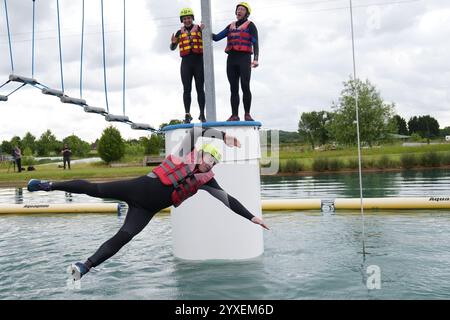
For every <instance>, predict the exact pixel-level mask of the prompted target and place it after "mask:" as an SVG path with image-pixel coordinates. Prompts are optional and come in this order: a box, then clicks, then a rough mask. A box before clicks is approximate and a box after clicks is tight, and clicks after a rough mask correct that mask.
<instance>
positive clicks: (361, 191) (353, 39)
mask: <svg viewBox="0 0 450 320" xmlns="http://www.w3.org/2000/svg"><path fill="white" fill-rule="evenodd" d="M349 1H350V20H351V29H352V54H353V80H354V81H355V109H356V131H357V132H356V136H357V139H358V173H359V197H360V206H361V222H362V246H363V248H362V249H363V259H364V260H365V258H366V244H365V239H366V236H365V218H364V207H363V185H362V169H361V138H360V134H359V110H358V109H359V106H358V87H357V85H356V84H357V78H356V58H355V34H354V27H353V4H352V0H349Z"/></svg>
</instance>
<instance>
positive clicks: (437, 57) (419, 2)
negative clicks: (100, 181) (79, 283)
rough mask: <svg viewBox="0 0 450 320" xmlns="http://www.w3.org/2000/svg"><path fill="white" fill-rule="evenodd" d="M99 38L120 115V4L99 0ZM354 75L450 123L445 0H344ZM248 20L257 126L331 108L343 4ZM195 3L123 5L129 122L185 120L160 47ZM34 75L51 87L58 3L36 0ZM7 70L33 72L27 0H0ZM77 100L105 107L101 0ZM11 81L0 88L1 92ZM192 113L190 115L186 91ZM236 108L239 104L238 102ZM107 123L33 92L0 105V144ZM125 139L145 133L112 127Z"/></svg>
mask: <svg viewBox="0 0 450 320" xmlns="http://www.w3.org/2000/svg"><path fill="white" fill-rule="evenodd" d="M81 3H82V1H81V0H71V1H69V0H61V1H60V9H61V26H62V47H63V49H62V50H63V61H64V62H63V64H64V70H63V71H64V85H65V92H66V94H68V95H70V96H74V97H79V96H80V90H79V75H80V72H79V71H80V40H81V8H82V7H81ZM236 3H237V2H233V1H212V15H213V17H212V19H213V32H216V33H217V32H219V31H221V30H222V29H223V28H224V27H225V26H226V25H227V24H228V23H230V22H231V21H232V20H233V19H234V8H235V5H236ZM104 4H105V8H104V9H105V23H106V46H107V51H106V52H107V67H108V69H107V72H108V92H109V95H108V98H109V108H110V112H111V113H114V114H121V112H122V59H123V55H122V50H123V49H122V41H123V32H122V28H123V20H122V17H123V6H122V4H123V1H122V0H106V1H104ZM353 4H354V6H355V8H354V20H355V36H356V59H357V74H358V77H359V78H363V79H365V78H368V79H369V80H370V81H371V82H372V83H373V84H375V85H376V86H377V88H378V89H379V90H380V92H381V95H382V97H383V98H384V99H385V100H386V101H388V102H395V104H396V111H397V113H398V114H399V115H400V116H402V117H404V118H406V120H408V119H409V117H411V116H413V115H425V114H430V115H431V116H433V117H435V118H437V119H438V121H439V123H440V125H441V127H445V126H450V108H449V104H450V59H449V56H450V42H449V41H448V36H449V34H450V2H449V1H448V0H391V1H388V0H353ZM250 5H251V6H252V8H253V13H252V15H251V20H252V21H254V22H255V24H256V26H257V28H258V31H259V36H260V67H259V68H257V69H254V70H253V73H252V82H251V87H252V92H253V104H252V115H253V116H254V118H255V119H257V120H260V121H261V122H262V123H263V126H264V127H265V128H271V129H274V128H276V129H283V130H291V131H294V130H296V129H297V123H298V119H299V117H300V114H301V113H302V112H307V111H312V110H330V106H331V103H332V101H336V100H337V98H338V97H339V93H340V91H341V89H342V82H343V81H345V80H347V79H348V78H349V76H350V75H351V74H352V72H353V71H352V56H351V34H350V15H349V8H348V5H349V1H348V0H279V1H273V0H272V1H269V0H254V1H252V2H250ZM0 7H1V9H0V10H1V12H0V80H1V82H2V83H3V82H4V81H6V80H7V78H8V75H9V74H10V73H11V64H10V58H9V48H8V38H7V29H6V23H5V15H4V5H3V2H2V4H1V6H0ZM183 7H192V8H193V9H194V11H195V12H196V13H197V14H196V20H197V21H198V22H199V21H201V14H200V12H201V11H200V0H191V1H189V0H183V1H180V0H165V1H156V0H133V1H127V59H126V60H127V81H126V87H127V90H126V111H127V115H128V116H129V117H130V119H131V120H133V121H135V122H144V123H149V124H151V125H153V126H155V127H158V126H159V124H161V123H162V122H168V121H169V120H170V119H174V118H178V119H181V118H182V117H183V116H184V108H183V104H182V86H181V80H180V76H179V66H180V58H179V55H178V52H177V51H173V52H172V51H170V50H169V49H168V46H169V41H170V36H171V34H172V33H174V32H176V31H177V30H178V29H179V27H180V24H179V18H178V13H179V10H180V9H181V8H183ZM36 10H37V11H36V21H37V22H36V60H35V61H36V62H35V63H36V67H35V78H36V79H37V80H38V81H40V82H41V83H44V84H45V85H47V86H49V87H52V88H56V89H60V88H61V81H60V72H59V56H58V42H57V41H58V40H57V19H56V0H38V1H36ZM8 12H9V19H10V27H11V33H12V41H13V42H12V46H13V60H14V67H15V73H16V74H20V75H24V76H31V30H32V29H31V28H32V5H31V1H24V0H21V1H19V0H9V1H8ZM85 23H86V31H85V32H86V37H85V56H84V77H83V81H84V86H83V98H85V99H86V100H87V102H88V103H89V105H92V106H96V107H103V108H106V104H105V97H104V93H103V70H102V47H101V15H100V0H89V1H86V22H85ZM225 42H226V41H225V40H223V41H221V42H216V43H214V59H215V76H216V96H217V118H218V119H219V120H225V119H226V118H228V116H229V115H230V106H229V86H228V81H227V78H226V73H225V64H226V54H225V53H224V52H223V50H224V48H225V45H226V43H225ZM14 88H15V86H14V85H12V84H9V85H7V86H5V87H3V88H2V89H0V94H8V93H9V92H10V91H11V90H13V89H14ZM191 109H192V114H193V116H194V118H195V119H196V118H197V117H198V106H197V103H196V94H195V90H193V104H192V108H191ZM241 113H243V108H242V106H241ZM107 126H108V123H107V122H106V121H104V120H103V118H102V117H101V116H98V115H92V114H86V113H84V112H83V110H82V109H81V108H80V107H77V106H74V105H68V104H62V103H60V102H59V99H57V98H55V97H50V96H44V95H42V94H41V93H40V92H39V91H38V90H36V89H34V88H27V87H25V88H23V89H21V90H20V91H18V92H16V93H15V94H14V95H12V96H11V97H10V99H9V101H8V102H1V103H0V141H1V140H5V139H8V140H9V139H10V138H11V137H13V136H14V135H19V136H21V137H22V136H23V135H24V134H25V133H26V132H27V131H30V132H31V133H33V134H34V135H36V136H39V135H40V134H42V133H43V132H44V131H45V130H46V129H51V130H52V132H53V133H55V134H56V136H57V138H58V139H62V138H64V137H66V136H68V135H70V134H73V133H74V134H76V135H78V136H80V137H81V138H82V139H84V140H87V141H93V140H95V139H96V138H97V137H99V136H100V135H101V132H102V130H103V129H104V128H105V127H107ZM115 127H117V128H118V129H119V130H120V131H121V132H122V135H123V136H124V137H125V138H137V137H139V136H142V135H146V134H147V133H146V132H142V131H133V130H131V129H130V128H129V126H127V125H125V124H115Z"/></svg>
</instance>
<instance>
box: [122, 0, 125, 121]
mask: <svg viewBox="0 0 450 320" xmlns="http://www.w3.org/2000/svg"><path fill="white" fill-rule="evenodd" d="M125 82H126V6H125V0H123V79H122V105H123V115H125V89H126V85H125Z"/></svg>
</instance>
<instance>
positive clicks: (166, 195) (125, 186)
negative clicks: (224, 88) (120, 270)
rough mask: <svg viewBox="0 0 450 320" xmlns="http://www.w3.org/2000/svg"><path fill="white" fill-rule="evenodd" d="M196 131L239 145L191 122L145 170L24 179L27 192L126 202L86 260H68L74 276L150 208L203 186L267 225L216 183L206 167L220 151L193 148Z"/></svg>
mask: <svg viewBox="0 0 450 320" xmlns="http://www.w3.org/2000/svg"><path fill="white" fill-rule="evenodd" d="M199 137H209V138H214V139H220V140H222V141H223V142H224V143H225V144H226V145H227V146H229V147H233V146H234V147H240V146H241V145H240V142H239V141H238V140H237V139H236V138H235V137H233V136H230V135H227V134H225V132H222V131H218V130H215V129H206V128H201V127H194V128H192V129H191V130H190V131H189V133H188V134H187V135H186V137H185V138H184V139H183V141H182V144H181V146H180V148H179V149H178V150H176V151H175V152H174V153H173V154H171V155H169V156H168V157H167V158H166V159H165V160H164V161H163V162H162V163H161V164H160V165H159V166H157V167H156V168H155V169H153V170H152V172H150V173H149V174H148V175H146V176H141V177H138V178H135V179H131V180H123V181H114V182H106V183H91V182H88V181H84V180H72V181H67V182H49V181H42V180H36V179H32V180H30V182H28V191H30V192H33V191H53V190H60V191H65V192H70V193H82V194H87V195H89V196H92V197H98V198H110V199H117V200H120V201H124V202H126V203H127V204H128V212H127V216H126V218H125V222H124V224H123V226H122V227H121V228H120V230H119V231H118V232H117V233H116V234H115V235H114V236H113V237H112V238H111V239H109V240H108V241H106V242H105V243H104V244H102V245H101V246H100V248H99V249H98V250H97V252H95V253H94V254H93V255H92V256H91V257H89V258H88V259H87V260H86V262H84V263H82V262H77V263H75V264H74V265H72V266H71V271H72V275H73V277H74V280H79V279H80V278H81V277H82V276H83V275H84V274H86V273H87V272H88V271H89V270H90V269H91V268H92V267H96V266H98V265H99V264H101V263H102V262H104V261H105V260H107V259H109V258H110V257H112V256H113V255H115V254H116V253H117V252H118V251H119V250H120V249H121V248H122V247H123V246H124V245H125V244H127V243H128V242H129V241H130V240H131V239H132V238H133V237H134V236H136V235H137V234H138V233H139V232H141V231H142V230H143V229H144V227H145V226H146V225H147V224H148V223H149V222H150V220H151V219H152V218H153V216H154V215H155V214H156V213H158V212H159V211H161V210H162V209H164V208H167V207H169V206H171V205H174V206H175V207H177V206H179V205H180V204H181V203H182V202H183V201H184V200H186V199H187V198H189V197H191V196H193V195H194V194H195V193H196V192H197V191H198V190H199V189H202V190H204V191H206V192H208V193H209V194H211V195H212V196H213V197H215V198H216V199H218V200H219V201H221V202H222V203H223V204H224V205H226V206H227V207H228V208H230V209H231V210H232V211H234V212H235V213H237V214H238V215H240V216H242V217H243V218H246V219H248V220H250V221H252V222H253V223H255V224H259V225H261V226H262V227H264V228H266V229H268V227H267V225H266V224H265V223H264V221H263V220H262V219H261V218H259V217H256V216H254V215H253V214H251V213H250V212H249V211H248V210H247V209H246V208H245V207H244V206H243V205H242V204H241V203H240V202H239V201H238V200H237V199H236V198H234V197H233V196H231V195H229V194H228V193H227V192H226V191H224V190H223V189H222V188H221V187H220V186H219V184H218V183H217V181H216V180H215V179H214V173H213V172H212V170H211V169H212V168H213V167H214V165H215V164H216V163H217V162H218V161H220V158H221V155H220V152H219V151H218V150H217V149H216V148H215V147H213V146H212V145H210V144H206V145H203V146H202V147H201V148H200V150H197V149H196V148H195V143H196V141H197V139H198V138H199Z"/></svg>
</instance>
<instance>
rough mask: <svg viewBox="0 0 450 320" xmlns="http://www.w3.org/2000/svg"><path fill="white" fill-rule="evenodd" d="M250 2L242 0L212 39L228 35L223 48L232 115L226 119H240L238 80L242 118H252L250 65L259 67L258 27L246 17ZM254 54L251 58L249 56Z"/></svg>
mask: <svg viewBox="0 0 450 320" xmlns="http://www.w3.org/2000/svg"><path fill="white" fill-rule="evenodd" d="M251 11H252V10H251V8H250V5H249V4H248V3H246V2H241V3H239V4H238V5H237V6H236V18H237V21H234V22H232V23H231V24H229V25H228V26H227V27H226V28H225V29H224V30H223V31H222V32H220V33H219V34H213V40H214V41H220V40H222V39H223V38H225V37H227V46H226V48H225V52H226V53H227V54H228V59H227V77H228V81H229V83H230V90H231V98H230V101H231V112H232V114H231V117H230V118H229V119H228V120H227V121H239V120H240V118H239V100H240V98H239V80H240V81H241V86H242V93H243V97H242V101H243V103H244V111H245V116H244V117H245V121H253V118H252V117H251V115H250V107H251V104H252V93H251V91H250V76H251V68H252V67H253V68H256V67H258V65H259V63H258V58H259V44H258V30H257V29H256V26H255V24H254V23H253V22H251V21H250V20H248V17H249V16H250V13H251ZM252 54H253V61H252V60H251V59H252V58H251V57H252Z"/></svg>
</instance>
